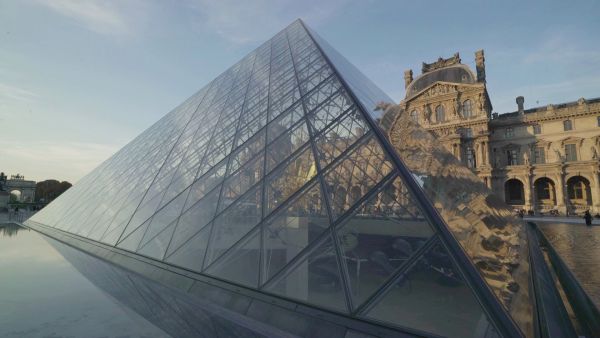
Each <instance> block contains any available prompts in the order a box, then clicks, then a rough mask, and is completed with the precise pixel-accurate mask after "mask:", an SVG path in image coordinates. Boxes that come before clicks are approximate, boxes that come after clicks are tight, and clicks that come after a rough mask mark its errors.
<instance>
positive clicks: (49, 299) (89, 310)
mask: <svg viewBox="0 0 600 338" xmlns="http://www.w3.org/2000/svg"><path fill="white" fill-rule="evenodd" d="M0 337H15V338H21V337H121V338H124V337H130V338H134V337H169V335H168V334H166V333H164V332H163V331H162V330H160V329H159V328H157V327H156V326H154V325H153V324H151V323H150V322H148V321H147V320H145V319H144V318H143V317H141V316H139V315H138V314H136V313H135V312H133V311H131V310H129V309H128V308H126V307H124V306H121V305H119V303H117V302H116V301H115V300H114V299H113V298H112V297H111V296H110V295H108V294H106V293H105V292H103V291H101V290H100V289H98V288H97V287H95V286H94V285H93V284H92V283H91V282H89V281H88V280H87V279H86V278H85V277H83V276H82V275H81V274H80V273H79V272H78V271H77V270H76V269H75V268H74V267H73V266H72V265H71V264H70V263H69V262H68V261H66V260H65V259H64V258H63V256H61V254H59V253H58V252H57V251H56V250H55V249H54V248H53V247H52V246H51V245H49V244H48V242H46V240H45V239H44V238H43V236H42V235H40V234H38V233H36V232H35V231H31V230H28V229H25V228H22V227H19V226H16V225H2V224H0Z"/></svg>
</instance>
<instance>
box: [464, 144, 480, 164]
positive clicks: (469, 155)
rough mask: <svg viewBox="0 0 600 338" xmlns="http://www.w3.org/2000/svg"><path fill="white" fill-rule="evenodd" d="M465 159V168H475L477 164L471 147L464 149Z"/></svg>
mask: <svg viewBox="0 0 600 338" xmlns="http://www.w3.org/2000/svg"><path fill="white" fill-rule="evenodd" d="M465 159H466V161H467V167H469V168H475V167H476V165H477V163H475V150H474V149H473V148H472V147H468V148H466V149H465Z"/></svg>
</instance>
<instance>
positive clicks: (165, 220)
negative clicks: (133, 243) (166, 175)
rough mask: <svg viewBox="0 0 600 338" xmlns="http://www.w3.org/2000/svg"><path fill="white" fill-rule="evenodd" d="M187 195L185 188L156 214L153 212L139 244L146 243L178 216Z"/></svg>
mask: <svg viewBox="0 0 600 338" xmlns="http://www.w3.org/2000/svg"><path fill="white" fill-rule="evenodd" d="M187 195H188V191H187V190H186V191H184V192H183V193H181V194H179V196H177V197H176V198H175V199H174V200H172V201H171V202H170V203H169V204H167V205H166V206H165V207H164V208H162V209H160V210H159V211H158V212H157V213H156V214H154V216H153V217H152V221H151V222H150V225H149V226H148V230H146V234H145V235H144V237H143V239H142V241H141V243H140V246H142V245H144V244H146V243H147V242H148V241H149V240H150V239H152V238H154V236H156V234H158V233H159V232H161V231H162V230H163V229H164V228H166V227H167V226H168V225H170V224H171V222H173V221H174V220H175V219H176V218H177V217H179V215H180V214H181V210H182V209H183V204H184V202H185V199H186V198H187Z"/></svg>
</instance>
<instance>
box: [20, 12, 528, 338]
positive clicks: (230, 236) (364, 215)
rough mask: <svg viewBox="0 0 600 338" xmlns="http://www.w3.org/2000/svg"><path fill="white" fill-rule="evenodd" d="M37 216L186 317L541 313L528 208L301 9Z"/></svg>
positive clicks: (311, 329)
mask: <svg viewBox="0 0 600 338" xmlns="http://www.w3.org/2000/svg"><path fill="white" fill-rule="evenodd" d="M25 224H26V225H28V226H29V227H31V228H33V229H35V230H38V231H40V232H42V233H44V234H46V235H48V236H49V237H52V238H54V239H56V241H54V240H53V241H52V243H53V245H56V246H57V247H60V248H61V249H60V250H59V251H60V252H61V253H63V255H65V257H67V259H70V260H72V261H74V262H75V263H74V265H76V266H78V267H80V270H82V273H83V274H84V275H85V276H86V277H88V278H89V279H90V280H92V281H96V282H95V283H96V284H97V285H98V286H99V287H101V288H102V289H104V290H105V291H106V292H108V293H109V294H111V295H113V296H115V298H117V299H119V300H120V301H122V302H124V303H125V304H127V303H128V302H129V303H131V304H134V306H132V308H133V309H134V311H136V312H138V313H140V314H141V315H142V316H144V317H147V318H152V320H151V321H153V322H157V325H158V326H159V327H161V328H163V329H164V330H165V332H168V333H169V334H171V335H173V336H190V335H192V336H193V335H204V336H207V337H211V336H253V337H257V336H285V335H288V336H311V337H319V336H328V337H332V336H333V337H344V336H345V337H350V336H351V337H362V336H364V337H373V336H449V337H515V336H531V335H532V332H533V331H532V330H533V329H532V324H531V322H532V318H530V317H531V313H532V310H531V306H532V305H531V300H530V299H531V298H530V292H529V284H528V283H529V282H528V281H529V265H528V254H527V252H528V251H527V250H528V247H527V243H526V241H525V228H524V224H522V223H521V222H520V221H519V220H517V219H515V218H514V217H513V216H511V211H510V209H508V207H506V206H505V205H504V203H503V202H502V201H498V200H496V199H495V198H494V197H493V195H492V194H491V191H490V190H489V189H488V187H487V186H486V185H485V184H484V183H483V182H482V181H480V180H479V179H478V178H477V177H476V176H475V175H474V174H473V173H472V172H470V171H469V170H468V168H466V167H464V166H463V165H462V164H461V163H459V162H458V161H457V160H456V159H454V157H452V154H450V153H449V152H447V151H446V150H445V149H444V148H442V147H441V146H440V145H439V144H437V143H436V142H435V138H434V137H433V136H432V135H430V134H429V133H428V132H427V131H425V130H424V129H422V128H421V127H419V125H418V124H417V123H415V122H414V121H413V120H412V119H411V118H410V116H409V115H408V114H406V113H405V110H404V109H403V108H402V107H401V106H399V105H396V104H394V103H393V100H392V99H391V98H389V97H388V96H387V95H386V94H385V93H383V92H382V91H381V90H380V89H378V88H377V86H376V85H375V84H373V83H372V82H371V81H370V80H368V79H367V78H366V77H365V76H364V75H363V74H362V73H360V72H359V71H358V70H357V69H356V68H355V67H354V66H352V65H351V64H350V63H349V62H348V61H347V60H346V59H345V58H344V57H343V56H342V55H340V54H339V53H338V52H337V51H335V49H334V48H333V47H332V46H331V45H329V44H328V43H327V42H326V41H325V40H324V39H323V38H321V37H320V36H319V35H318V34H317V33H316V32H314V31H312V30H311V29H310V28H308V27H307V26H306V25H305V24H304V23H303V22H302V21H300V20H297V21H294V22H293V23H292V24H290V25H289V26H288V27H286V28H285V29H284V30H282V31H281V32H279V33H278V34H276V35H275V36H274V37H272V38H271V39H269V40H268V41H267V42H265V43H264V44H262V45H260V46H259V47H258V48H256V49H255V50H254V51H252V52H251V53H249V54H248V55H247V56H245V57H244V58H243V59H242V60H240V61H239V62H238V63H236V64H235V65H233V66H232V67H230V68H229V69H227V70H226V71H225V72H223V73H222V74H220V75H219V76H218V77H217V78H215V79H214V80H213V81H211V82H210V83H208V84H206V85H205V86H204V87H202V89H200V90H199V91H198V92H197V93H196V94H194V95H193V96H192V97H190V98H189V99H187V100H186V101H185V102H183V103H182V104H181V105H179V106H178V107H176V108H175V109H173V110H172V111H171V112H169V113H168V114H166V115H165V116H164V117H163V118H162V119H160V120H159V121H158V122H156V123H155V124H154V125H152V126H151V127H150V128H149V129H147V130H146V131H144V132H143V133H142V134H141V135H139V136H138V137H136V138H135V139H134V140H133V141H131V142H130V143H129V144H127V145H126V146H125V147H124V148H122V149H121V150H119V151H118V152H117V153H116V154H114V155H113V156H112V157H110V158H109V159H107V160H106V161H105V162H103V163H102V164H101V165H100V166H99V167H97V168H96V169H94V170H93V171H92V172H91V173H89V174H88V175H87V176H85V177H84V178H83V179H81V180H80V181H79V182H78V183H77V184H76V185H75V186H74V187H73V188H71V189H69V190H68V191H67V192H66V193H64V194H63V195H62V196H60V198H58V199H57V200H55V201H54V202H52V203H51V204H50V205H48V206H47V207H46V208H44V209H43V210H41V211H40V212H38V213H37V214H36V215H34V216H33V217H32V218H31V219H29V220H28V221H26V223H25ZM98 258H100V260H98ZM140 290H141V291H140ZM149 295H161V296H160V297H164V299H163V298H160V299H163V301H162V303H160V302H158V301H157V300H154V301H155V302H156V303H152V304H151V303H150V302H148V299H147V298H148V297H150V296H149ZM156 297H159V296H156ZM159 303H160V304H159ZM143 304H145V305H143ZM161 311H162V312H165V311H166V312H168V314H166V315H165V314H162V313H161ZM201 316H202V318H199V317H201ZM173 318H177V319H173ZM195 322H202V323H205V324H206V325H204V324H203V325H194V324H192V323H195ZM215 323H219V324H218V325H217V324H215ZM218 330H221V331H219V332H220V333H216V332H217V331H218ZM190 332H192V333H193V334H191V333H190Z"/></svg>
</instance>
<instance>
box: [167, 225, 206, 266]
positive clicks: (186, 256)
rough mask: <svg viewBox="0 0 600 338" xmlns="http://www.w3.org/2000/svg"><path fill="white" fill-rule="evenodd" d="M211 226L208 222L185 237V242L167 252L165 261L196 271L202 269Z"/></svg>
mask: <svg viewBox="0 0 600 338" xmlns="http://www.w3.org/2000/svg"><path fill="white" fill-rule="evenodd" d="M211 228H212V224H209V225H207V226H206V227H204V228H202V230H200V231H198V233H196V234H195V235H193V236H192V237H191V238H186V240H187V241H186V242H185V244H183V245H182V246H181V247H180V248H178V249H177V251H175V252H174V253H172V254H169V253H167V255H166V256H165V257H166V258H165V261H166V262H168V263H173V264H175V265H178V266H181V267H184V268H186V269H190V270H194V271H197V272H200V271H202V262H203V261H204V254H205V253H206V247H207V246H208V238H209V236H210V230H211Z"/></svg>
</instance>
